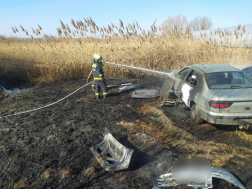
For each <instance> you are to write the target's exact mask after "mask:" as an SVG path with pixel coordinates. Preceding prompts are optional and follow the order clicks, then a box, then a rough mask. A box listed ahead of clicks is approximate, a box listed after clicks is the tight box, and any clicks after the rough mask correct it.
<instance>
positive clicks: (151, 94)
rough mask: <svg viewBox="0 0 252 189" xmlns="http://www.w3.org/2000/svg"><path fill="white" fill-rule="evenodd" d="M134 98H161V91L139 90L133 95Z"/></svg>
mask: <svg viewBox="0 0 252 189" xmlns="http://www.w3.org/2000/svg"><path fill="white" fill-rule="evenodd" d="M131 97H132V98H156V97H159V91H158V90H155V89H139V90H135V91H133V92H132V94H131Z"/></svg>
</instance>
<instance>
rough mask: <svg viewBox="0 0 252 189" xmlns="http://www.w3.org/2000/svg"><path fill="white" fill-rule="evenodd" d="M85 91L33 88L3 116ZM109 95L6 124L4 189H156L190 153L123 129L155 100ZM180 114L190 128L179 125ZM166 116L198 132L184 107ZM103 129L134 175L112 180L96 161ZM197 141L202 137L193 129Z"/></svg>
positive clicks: (1, 139)
mask: <svg viewBox="0 0 252 189" xmlns="http://www.w3.org/2000/svg"><path fill="white" fill-rule="evenodd" d="M164 79H165V78H157V77H140V78H139V79H138V83H139V84H140V85H142V86H143V87H145V88H151V89H160V87H161V86H162V84H163V81H164ZM114 82H115V81H110V82H109V83H111V84H113V83H114ZM85 83H86V80H81V79H79V80H67V81H61V82H55V83H39V84H34V85H31V84H28V85H26V87H27V88H26V90H24V91H22V92H18V93H12V94H11V95H9V96H8V97H6V98H5V99H2V101H1V102H0V105H1V106H0V112H1V115H8V114H10V113H13V112H15V113H16V112H20V111H25V110H30V109H33V108H37V107H40V106H44V105H46V104H49V103H51V102H54V101H57V100H59V99H60V98H63V97H65V96H66V95H68V94H69V93H71V92H72V91H74V90H75V89H77V88H79V87H80V86H82V85H84V84H85ZM109 94H110V96H109V97H108V98H106V99H99V100H96V99H95V98H94V91H92V90H91V86H88V87H86V88H84V89H83V90H81V91H79V92H77V93H75V94H74V95H72V96H71V97H69V98H67V99H66V100H64V101H62V102H60V103H58V104H56V105H54V106H51V107H49V108H46V109H42V110H39V111H36V112H32V113H28V114H23V115H18V116H13V117H9V118H8V119H1V121H0V170H1V171H0V188H76V189H81V188H152V187H153V186H154V184H155V182H156V179H157V177H158V176H159V175H161V174H164V173H166V171H168V170H169V168H170V166H171V165H172V162H173V161H174V160H175V159H177V158H179V157H180V156H184V155H185V153H184V152H182V151H180V150H179V149H173V150H172V151H171V150H168V149H167V148H165V147H163V146H162V145H160V144H159V143H155V142H154V143H153V142H149V143H148V140H149V141H152V138H151V137H149V136H147V135H145V134H144V133H139V132H137V131H130V130H127V129H125V128H123V127H121V126H120V125H118V124H117V123H118V122H120V121H125V122H135V121H136V120H138V119H143V120H144V119H145V118H146V116H148V115H139V114H137V113H136V112H134V111H133V110H134V109H136V108H139V107H141V106H142V105H143V104H144V103H150V102H153V101H156V99H132V98H131V97H130V93H129V92H119V91H118V89H117V88H115V89H111V90H110V91H109ZM157 106H158V104H157ZM181 111H182V112H183V114H184V119H185V120H188V121H187V122H181ZM164 112H166V113H167V112H168V113H167V116H168V117H169V116H170V117H171V119H172V120H173V121H174V122H175V126H178V127H180V128H182V129H185V130H188V129H187V128H186V127H187V126H188V125H190V124H192V123H191V121H190V119H189V118H188V112H187V111H185V110H181V107H173V108H172V111H169V110H168V109H167V107H166V108H165V109H164ZM176 112H177V113H176ZM178 112H180V113H178ZM105 127H107V128H108V130H109V131H110V132H111V134H112V135H113V136H114V137H115V138H116V139H117V140H118V141H120V142H121V143H122V144H124V145H125V146H126V147H128V148H131V149H134V153H133V156H132V160H131V164H130V166H129V169H127V170H124V171H118V172H106V171H105V170H103V168H101V167H100V165H99V164H98V163H97V162H96V160H95V159H94V157H93V155H92V153H91V152H90V150H89V148H90V147H91V146H93V145H95V144H98V143H100V142H101V141H102V139H103V136H102V134H103V131H104V128H105ZM189 132H190V130H189ZM220 132H222V131H221V130H220ZM223 132H224V131H223ZM191 133H194V134H195V135H197V132H194V130H193V129H192V130H191ZM201 134H202V133H200V132H199V134H198V135H199V136H200V135H201ZM130 138H131V140H129V139H130ZM132 138H134V139H132ZM147 139H148V140H147ZM248 178H249V176H248ZM250 178H252V177H251V176H250ZM215 182H216V184H215V187H214V188H235V187H232V186H231V185H229V184H228V183H227V182H225V181H224V182H223V181H221V182H220V184H219V181H215ZM246 182H247V183H251V182H249V181H246ZM245 184H246V183H245ZM177 188H189V187H184V186H179V187H177ZM248 188H249V187H248Z"/></svg>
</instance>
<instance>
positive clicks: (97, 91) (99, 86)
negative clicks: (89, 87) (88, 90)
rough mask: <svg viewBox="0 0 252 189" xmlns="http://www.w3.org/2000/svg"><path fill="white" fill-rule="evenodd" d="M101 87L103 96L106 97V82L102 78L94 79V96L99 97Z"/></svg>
mask: <svg viewBox="0 0 252 189" xmlns="http://www.w3.org/2000/svg"><path fill="white" fill-rule="evenodd" d="M101 89H102V91H103V97H104V98H106V96H107V94H108V89H107V85H106V82H105V81H104V80H100V81H95V96H96V97H99V94H100V90H101Z"/></svg>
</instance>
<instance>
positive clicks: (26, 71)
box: [0, 18, 252, 82]
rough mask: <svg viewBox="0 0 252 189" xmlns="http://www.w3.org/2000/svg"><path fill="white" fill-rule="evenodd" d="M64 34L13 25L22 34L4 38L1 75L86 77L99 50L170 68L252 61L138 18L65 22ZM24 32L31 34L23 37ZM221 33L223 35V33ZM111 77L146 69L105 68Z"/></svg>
mask: <svg viewBox="0 0 252 189" xmlns="http://www.w3.org/2000/svg"><path fill="white" fill-rule="evenodd" d="M56 30H57V33H58V36H57V37H53V36H51V35H46V34H44V33H43V30H42V27H41V26H40V25H38V27H37V28H32V29H31V32H28V31H27V30H26V29H24V28H23V27H22V26H21V25H20V29H18V28H17V27H12V31H13V33H14V35H16V36H17V38H6V39H5V38H3V37H1V38H0V73H1V75H0V76H1V77H3V76H5V77H6V76H8V77H11V78H12V79H19V80H22V81H30V82H53V81H58V80H62V79H70V78H86V77H87V75H88V74H89V72H90V71H91V68H90V63H91V61H92V56H93V54H94V53H99V54H101V55H102V56H103V60H105V61H109V62H115V63H122V64H128V65H135V66H139V67H144V68H150V69H154V70H161V71H170V70H171V69H180V68H183V67H185V66H188V65H192V64H205V63H218V64H229V65H233V66H238V67H242V66H243V65H247V64H251V63H252V51H251V49H247V48H228V47H223V46H220V45H216V44H215V43H214V42H213V41H212V40H211V39H210V40H199V39H196V38H194V37H193V36H192V35H191V34H190V32H189V31H187V30H186V31H183V30H179V31H177V30H176V31H175V30H171V29H170V30H167V29H166V30H164V29H163V28H160V27H157V26H155V22H154V23H153V24H152V26H151V27H150V30H149V31H145V30H143V29H142V28H141V27H140V26H139V25H138V23H137V22H134V23H132V24H128V25H127V26H125V25H124V23H123V22H122V21H121V20H119V25H118V26H117V25H115V24H113V23H111V24H110V25H108V26H106V27H98V26H97V25H96V24H95V22H94V21H93V20H92V18H84V19H83V20H79V21H74V20H71V25H70V26H69V25H68V24H64V23H63V22H62V21H60V26H59V27H58V28H56ZM20 32H24V33H25V35H26V36H27V38H25V39H21V38H19V37H18V36H19V35H20ZM217 34H218V33H217ZM104 69H105V75H106V77H119V76H120V77H132V76H139V75H141V74H143V73H141V72H139V71H134V70H128V69H124V68H119V67H114V66H109V65H106V66H105V68H104Z"/></svg>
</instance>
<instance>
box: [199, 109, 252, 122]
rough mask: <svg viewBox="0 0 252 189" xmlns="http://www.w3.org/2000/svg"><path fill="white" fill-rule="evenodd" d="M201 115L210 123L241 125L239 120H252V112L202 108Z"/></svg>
mask: <svg viewBox="0 0 252 189" xmlns="http://www.w3.org/2000/svg"><path fill="white" fill-rule="evenodd" d="M200 114H201V117H202V118H203V119H204V120H206V121H207V122H209V123H212V124H220V125H241V124H240V123H241V122H239V121H238V120H246V121H251V122H252V113H216V112H210V111H208V110H200Z"/></svg>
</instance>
